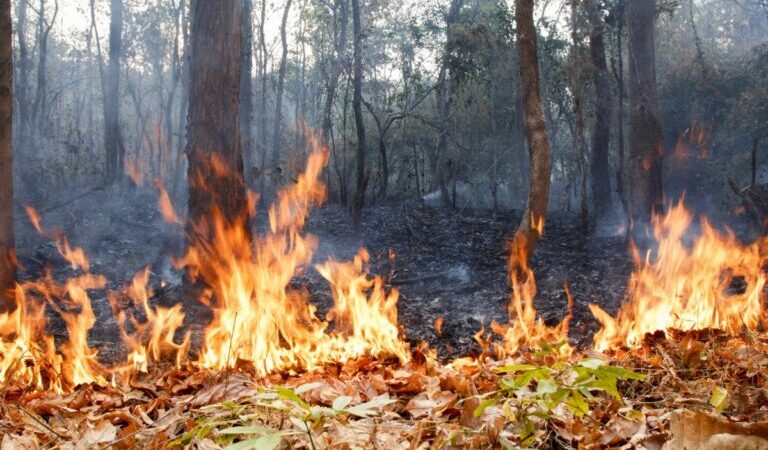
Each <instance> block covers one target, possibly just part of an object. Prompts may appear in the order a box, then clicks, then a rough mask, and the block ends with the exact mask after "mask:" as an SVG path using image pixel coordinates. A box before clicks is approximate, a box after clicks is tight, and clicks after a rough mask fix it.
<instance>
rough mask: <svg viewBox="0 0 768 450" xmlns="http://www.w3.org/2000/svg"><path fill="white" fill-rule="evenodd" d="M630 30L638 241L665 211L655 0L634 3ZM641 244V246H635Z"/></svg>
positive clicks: (632, 178)
mask: <svg viewBox="0 0 768 450" xmlns="http://www.w3.org/2000/svg"><path fill="white" fill-rule="evenodd" d="M628 6H629V9H628V11H627V20H628V29H629V150H628V153H629V183H630V186H629V208H630V219H631V226H632V228H633V230H634V231H633V235H634V237H635V240H636V241H637V239H638V238H639V237H640V236H641V234H642V233H643V231H644V228H645V226H646V225H648V224H649V223H650V222H651V215H652V213H653V211H654V210H655V211H657V212H660V211H661V210H662V209H663V192H662V185H661V165H662V157H663V154H664V146H663V145H664V144H663V135H662V130H661V121H660V119H659V96H658V93H657V88H656V53H655V43H654V18H655V14H656V4H655V2H654V0H632V1H631V2H628ZM636 243H638V244H640V242H636Z"/></svg>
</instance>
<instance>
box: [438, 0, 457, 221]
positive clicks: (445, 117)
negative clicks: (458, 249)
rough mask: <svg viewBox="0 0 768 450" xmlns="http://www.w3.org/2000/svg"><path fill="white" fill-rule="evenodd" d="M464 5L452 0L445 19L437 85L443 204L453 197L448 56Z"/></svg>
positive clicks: (439, 171) (439, 165) (446, 204)
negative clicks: (449, 138)
mask: <svg viewBox="0 0 768 450" xmlns="http://www.w3.org/2000/svg"><path fill="white" fill-rule="evenodd" d="M463 5H464V0H451V6H450V8H449V9H448V15H447V16H446V19H445V36H446V41H445V48H444V50H443V61H442V64H441V65H440V72H439V75H438V77H437V86H436V87H435V97H436V100H437V110H438V116H439V118H440V129H439V131H438V132H439V136H438V140H437V158H436V160H435V170H434V173H435V181H437V187H438V188H439V189H440V197H441V199H442V201H443V206H444V207H446V208H448V207H450V206H451V198H450V196H449V194H448V181H449V179H450V175H451V165H452V162H451V158H450V157H449V155H448V132H449V127H450V124H449V122H450V118H451V104H452V102H453V97H452V94H451V92H450V86H449V84H450V83H449V82H448V79H449V75H450V74H449V73H448V72H449V71H448V56H449V53H450V48H449V45H450V44H449V43H450V40H451V28H452V27H453V25H454V24H455V23H456V22H457V21H458V19H459V11H460V10H461V7H462V6H463Z"/></svg>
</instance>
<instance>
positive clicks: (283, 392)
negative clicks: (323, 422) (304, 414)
mask: <svg viewBox="0 0 768 450" xmlns="http://www.w3.org/2000/svg"><path fill="white" fill-rule="evenodd" d="M276 391H277V395H279V396H280V397H281V398H284V399H286V400H290V401H292V402H294V403H296V404H297V405H299V406H300V407H302V408H303V409H306V410H307V411H309V405H308V404H307V402H305V401H304V399H302V398H301V397H299V395H298V394H297V393H296V392H295V391H292V390H291V389H286V388H282V387H278V388H277V389H276Z"/></svg>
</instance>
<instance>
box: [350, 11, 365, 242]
mask: <svg viewBox="0 0 768 450" xmlns="http://www.w3.org/2000/svg"><path fill="white" fill-rule="evenodd" d="M352 32H353V33H354V35H355V45H354V55H353V58H354V62H353V66H354V67H353V80H352V85H353V86H352V88H353V94H352V108H353V109H354V113H355V129H356V130H357V154H356V160H357V182H356V183H355V195H354V198H353V199H352V205H351V208H350V210H351V212H352V224H353V225H354V228H355V229H358V228H359V227H360V221H361V219H362V213H363V205H364V204H365V191H366V189H367V187H368V171H367V169H366V167H365V153H366V149H365V122H364V119H363V30H362V25H361V21H360V0H352Z"/></svg>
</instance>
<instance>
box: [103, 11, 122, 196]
mask: <svg viewBox="0 0 768 450" xmlns="http://www.w3.org/2000/svg"><path fill="white" fill-rule="evenodd" d="M122 28H123V1H122V0H112V1H111V6H110V19H109V66H108V67H107V80H106V82H107V86H106V92H105V95H106V98H105V99H104V146H105V149H106V154H107V174H106V175H107V182H110V183H114V182H116V181H118V180H119V178H120V176H121V173H122V164H123V161H122V160H121V159H122V158H121V156H122V155H121V153H122V151H121V144H120V119H119V109H120V106H119V104H120V54H121V52H122V50H121V49H122V36H121V35H122Z"/></svg>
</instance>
